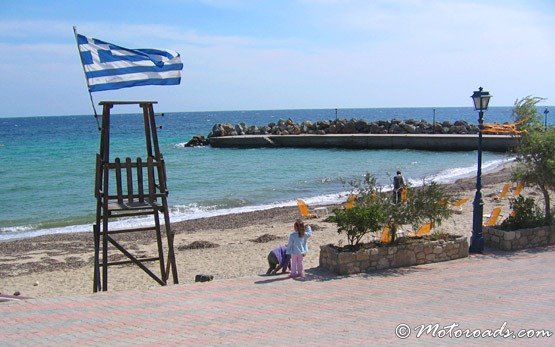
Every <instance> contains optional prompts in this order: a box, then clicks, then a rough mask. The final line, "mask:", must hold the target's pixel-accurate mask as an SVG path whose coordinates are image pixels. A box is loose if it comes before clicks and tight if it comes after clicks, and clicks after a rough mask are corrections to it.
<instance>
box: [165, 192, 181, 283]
mask: <svg viewBox="0 0 555 347" xmlns="http://www.w3.org/2000/svg"><path fill="white" fill-rule="evenodd" d="M162 206H163V208H164V224H165V228H166V238H167V240H168V263H169V264H171V272H172V276H173V283H174V284H178V283H179V279H178V276H177V264H176V262H175V252H174V249H173V239H174V234H173V232H172V230H171V225H170V215H169V212H168V201H167V199H166V198H162ZM168 268H169V266H168ZM167 276H169V273H167Z"/></svg>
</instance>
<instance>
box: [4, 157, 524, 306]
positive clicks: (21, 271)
mask: <svg viewBox="0 0 555 347" xmlns="http://www.w3.org/2000/svg"><path fill="white" fill-rule="evenodd" d="M509 179H510V168H509V167H505V168H503V169H501V170H499V171H497V172H495V173H490V174H488V175H485V176H484V177H483V180H482V181H483V186H484V188H483V190H482V191H483V194H484V202H485V205H484V213H485V214H487V213H489V212H490V211H491V210H492V208H493V207H494V206H502V216H501V218H502V219H504V218H506V217H507V216H508V214H509V213H510V207H509V201H508V199H502V200H499V201H497V200H494V198H493V197H494V196H495V195H496V194H497V193H498V192H499V191H500V190H501V187H502V185H503V183H505V182H509ZM513 186H514V184H513ZM474 187H475V179H474V178H469V179H462V180H459V181H456V182H455V183H453V184H450V185H448V189H449V190H450V191H451V192H452V193H453V195H454V196H456V197H470V202H469V203H467V204H466V205H464V206H463V208H462V213H460V214H453V216H452V218H450V219H449V220H446V221H444V222H443V223H442V225H441V226H439V227H438V228H437V229H439V230H440V231H443V232H449V233H454V234H461V235H467V236H470V234H471V229H472V199H473V196H474ZM524 194H526V195H529V194H534V192H533V191H532V190H531V189H530V188H525V191H524ZM325 217H326V216H320V217H319V218H315V219H310V220H307V222H308V223H310V224H311V225H312V226H313V230H314V234H313V236H312V238H311V239H310V240H309V248H310V250H309V253H308V255H307V257H306V258H305V267H306V268H314V267H317V266H318V257H319V248H320V246H321V245H324V244H329V243H335V244H337V243H338V242H339V241H340V240H342V242H343V243H345V242H346V238H345V237H344V236H340V235H338V234H337V229H336V227H335V225H334V224H332V223H328V222H325V221H324V220H325ZM295 218H298V210H297V208H296V207H282V208H274V209H271V210H265V211H255V212H248V213H241V214H235V215H226V216H217V217H211V218H203V219H196V220H189V221H184V222H179V223H173V224H172V228H173V230H174V231H175V234H176V235H175V242H174V245H175V250H176V258H177V259H176V260H177V267H178V273H179V280H180V283H191V282H194V278H195V275H197V274H209V275H213V276H214V281H218V280H221V279H224V278H232V277H243V276H256V275H263V274H265V272H266V269H267V260H266V257H267V255H268V252H269V251H270V250H271V249H272V248H274V247H276V246H277V245H279V244H285V243H286V242H287V237H288V235H289V233H290V232H291V230H292V225H293V222H294V220H295ZM268 235H271V236H268ZM261 236H263V237H262V238H263V239H270V240H269V241H267V242H263V241H265V240H262V242H261V240H258V238H260V237H261ZM154 241H155V239H154V238H153V237H146V236H145V235H141V234H132V235H126V239H125V242H124V243H125V244H126V246H127V247H128V249H131V250H132V252H134V253H135V254H137V255H143V256H144V255H153V254H156V252H155V249H156V245H155V242H154ZM195 241H200V242H202V243H204V244H206V243H207V242H210V243H213V244H216V245H217V247H214V248H204V249H188V247H187V246H188V245H191V243H193V242H195ZM118 253H119V252H118ZM111 254H113V256H114V257H116V256H119V255H116V251H112V252H111ZM119 258H122V259H123V255H122V256H121V257H117V258H113V259H119ZM157 266H158V265H157V263H154V264H151V265H150V267H151V268H152V269H153V270H154V271H156V270H157ZM156 273H157V271H156ZM92 276H93V239H92V235H91V234H88V233H76V234H61V235H50V236H42V237H37V238H31V239H22V240H14V241H4V242H0V278H1V280H0V293H1V294H4V295H12V294H14V293H15V292H19V293H20V294H21V295H22V296H26V297H34V298H39V297H53V296H61V295H64V296H65V295H80V294H90V293H92V287H93V285H92ZM199 285H201V284H199ZM156 286H158V284H157V283H156V282H154V281H153V280H152V279H151V278H150V277H148V275H147V274H146V273H144V272H143V271H142V270H141V269H139V268H138V267H137V266H134V265H133V266H132V265H121V266H112V267H110V268H109V290H129V289H146V288H149V287H156Z"/></svg>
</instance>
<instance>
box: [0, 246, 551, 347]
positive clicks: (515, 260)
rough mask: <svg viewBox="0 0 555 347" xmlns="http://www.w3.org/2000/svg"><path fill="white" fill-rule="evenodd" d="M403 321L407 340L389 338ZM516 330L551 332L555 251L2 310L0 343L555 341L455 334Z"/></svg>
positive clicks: (498, 254)
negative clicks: (426, 329) (427, 331)
mask: <svg viewBox="0 0 555 347" xmlns="http://www.w3.org/2000/svg"><path fill="white" fill-rule="evenodd" d="M112 280H115V278H113V277H112ZM436 323H437V324H438V326H437V329H436V330H435V333H436V335H441V336H443V335H447V336H444V337H443V338H440V337H433V336H431V332H432V331H434V329H433V328H432V327H431V329H430V334H425V333H424V334H422V336H421V337H420V338H417V336H416V335H417V334H418V332H419V331H420V330H421V329H420V328H419V326H422V325H428V324H436ZM400 324H406V326H401V327H400V328H399V329H398V330H397V331H398V333H400V334H405V333H407V329H405V328H407V327H408V328H410V330H411V331H410V336H409V337H408V338H406V339H400V338H398V337H397V336H396V327H398V326H399V325H400ZM453 324H458V326H454V325H453ZM478 329H479V330H478ZM521 329H526V330H527V331H525V333H530V334H531V333H533V331H531V330H530V329H534V330H536V331H539V330H542V329H543V330H544V331H547V330H549V331H550V332H552V333H553V334H555V247H549V248H538V249H533V250H528V251H521V252H515V253H504V252H503V253H502V252H495V253H492V252H489V253H488V254H486V255H473V256H471V257H469V258H466V259H461V260H456V261H451V262H444V263H436V264H428V265H421V266H416V267H410V268H404V269H397V270H390V271H383V272H377V273H371V274H364V275H358V276H351V277H337V276H333V275H331V274H329V273H324V272H321V271H320V270H318V269H314V270H311V271H309V275H308V276H307V279H306V280H304V281H298V280H291V279H288V278H285V277H284V276H276V277H265V276H264V277H262V276H261V277H247V278H239V279H231V280H217V279H216V280H214V281H213V282H209V283H198V284H194V285H178V286H168V287H160V288H157V289H155V290H149V291H129V292H108V293H101V294H94V295H93V294H91V295H87V296H75V297H60V298H52V299H41V300H25V301H18V302H7V303H0V345H1V346H19V345H30V346H36V345H52V346H54V345H56V346H59V345H63V346H68V345H69V346H78V345H79V346H81V345H85V346H87V345H95V346H108V345H158V344H160V343H163V344H164V345H166V344H169V345H220V344H227V345H237V346H244V345H257V346H265V345H275V346H278V345H281V346H291V345H313V346H315V345H324V346H331V345H334V346H338V345H386V344H393V343H394V344H403V345H415V344H420V345H446V344H457V345H460V344H471V345H479V344H480V345H482V344H484V343H485V342H487V343H490V344H491V343H493V344H494V345H505V344H508V343H513V344H514V343H515V342H516V343H518V344H519V345H521V344H527V345H551V346H553V345H555V335H554V336H551V337H540V338H521V339H513V338H502V337H497V338H495V339H493V338H482V337H480V338H476V337H470V338H465V337H459V338H456V337H455V336H460V335H461V334H462V335H464V334H465V333H468V334H479V333H483V334H485V335H488V334H489V333H492V334H493V333H497V335H498V334H509V331H511V332H514V333H518V331H519V330H521ZM486 330H489V333H488V331H486ZM449 335H451V336H452V337H449Z"/></svg>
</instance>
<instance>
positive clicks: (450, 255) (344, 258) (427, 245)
mask: <svg viewBox="0 0 555 347" xmlns="http://www.w3.org/2000/svg"><path fill="white" fill-rule="evenodd" d="M465 257H468V239H467V238H466V237H463V236H459V237H457V238H456V239H454V240H449V241H444V240H437V241H428V242H421V243H410V244H400V245H392V246H384V247H376V248H369V249H361V250H358V251H356V252H338V251H337V250H336V249H335V248H333V247H331V245H324V246H321V247H320V266H321V267H323V268H325V269H328V270H330V271H333V272H335V273H337V274H340V275H348V274H354V273H360V272H367V271H373V270H382V269H389V268H396V267H404V266H413V265H421V264H427V263H436V262H440V261H447V260H454V259H458V258H465Z"/></svg>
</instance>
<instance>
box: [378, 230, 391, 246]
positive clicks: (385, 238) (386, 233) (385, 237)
mask: <svg viewBox="0 0 555 347" xmlns="http://www.w3.org/2000/svg"><path fill="white" fill-rule="evenodd" d="M390 231H391V229H389V227H388V226H384V227H383V230H382V236H381V237H380V243H382V244H384V245H386V244H388V243H390V242H391V241H392V240H391V232H390Z"/></svg>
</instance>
